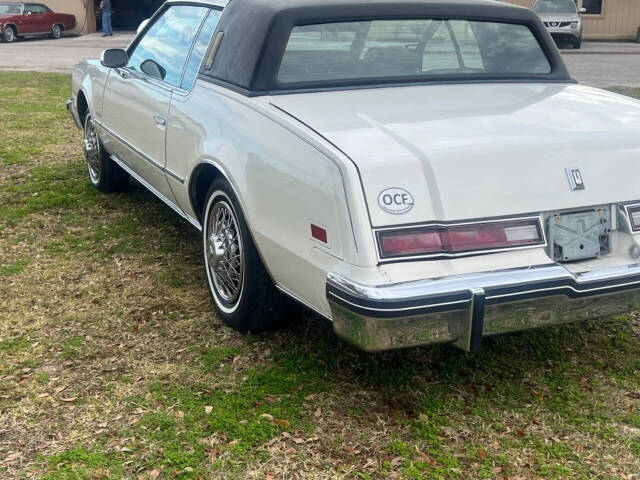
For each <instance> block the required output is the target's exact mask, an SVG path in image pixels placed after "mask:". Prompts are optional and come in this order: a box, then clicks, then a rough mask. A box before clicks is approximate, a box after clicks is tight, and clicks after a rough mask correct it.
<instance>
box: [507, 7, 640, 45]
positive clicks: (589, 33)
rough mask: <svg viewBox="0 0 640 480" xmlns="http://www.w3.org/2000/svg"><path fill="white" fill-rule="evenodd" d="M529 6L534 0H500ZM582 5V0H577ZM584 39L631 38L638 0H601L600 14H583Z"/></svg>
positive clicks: (639, 23) (639, 16)
mask: <svg viewBox="0 0 640 480" xmlns="http://www.w3.org/2000/svg"><path fill="white" fill-rule="evenodd" d="M502 1H505V2H507V3H512V4H515V5H521V6H523V7H528V8H531V7H533V4H534V3H535V0H502ZM579 2H580V5H582V0H579ZM582 19H583V21H584V34H583V35H584V38H585V39H586V40H633V39H635V38H636V36H637V34H638V27H640V0H603V2H602V15H583V17H582Z"/></svg>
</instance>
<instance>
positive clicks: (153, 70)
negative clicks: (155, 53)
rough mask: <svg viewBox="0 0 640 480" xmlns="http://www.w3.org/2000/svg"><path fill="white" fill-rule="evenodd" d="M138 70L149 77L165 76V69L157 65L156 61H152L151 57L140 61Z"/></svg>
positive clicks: (161, 78)
mask: <svg viewBox="0 0 640 480" xmlns="http://www.w3.org/2000/svg"><path fill="white" fill-rule="evenodd" d="M140 70H142V71H143V72H144V73H146V74H147V75H149V76H150V77H153V78H157V79H158V80H164V77H166V76H167V71H166V70H165V69H164V68H163V67H162V65H158V63H157V62H154V61H153V60H151V59H147V60H145V61H144V62H142V63H141V64H140Z"/></svg>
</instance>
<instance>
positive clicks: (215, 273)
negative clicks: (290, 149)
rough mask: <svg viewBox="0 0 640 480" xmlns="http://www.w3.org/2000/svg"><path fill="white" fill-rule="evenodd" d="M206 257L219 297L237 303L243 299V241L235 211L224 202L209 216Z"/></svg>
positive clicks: (212, 210) (219, 203)
mask: <svg viewBox="0 0 640 480" xmlns="http://www.w3.org/2000/svg"><path fill="white" fill-rule="evenodd" d="M206 255H207V263H208V268H209V271H210V273H211V278H212V279H213V283H214V285H215V288H216V291H217V293H218V295H219V296H220V297H221V298H222V299H223V300H224V301H225V302H227V303H234V302H235V301H236V300H238V297H239V296H240V292H241V290H242V278H243V275H244V266H243V261H242V240H241V238H240V229H239V228H238V223H237V222H236V218H235V215H234V214H233V210H232V209H231V207H230V206H229V204H228V203H227V202H226V201H224V200H221V201H219V202H218V203H216V204H215V205H214V207H213V208H212V209H211V212H210V213H209V221H208V231H207V245H206Z"/></svg>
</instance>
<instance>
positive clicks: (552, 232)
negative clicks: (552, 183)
mask: <svg viewBox="0 0 640 480" xmlns="http://www.w3.org/2000/svg"><path fill="white" fill-rule="evenodd" d="M547 225H548V238H549V248H550V250H551V251H550V253H551V254H552V255H553V259H554V261H556V262H572V261H576V260H586V259H589V258H597V257H600V256H602V255H606V254H607V253H609V234H610V233H611V209H610V208H608V207H601V208H594V209H590V210H582V211H579V212H558V213H553V214H551V215H549V217H547Z"/></svg>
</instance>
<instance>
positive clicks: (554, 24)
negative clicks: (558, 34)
mask: <svg viewBox="0 0 640 480" xmlns="http://www.w3.org/2000/svg"><path fill="white" fill-rule="evenodd" d="M549 25H551V26H552V27H557V26H558V22H549Z"/></svg>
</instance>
